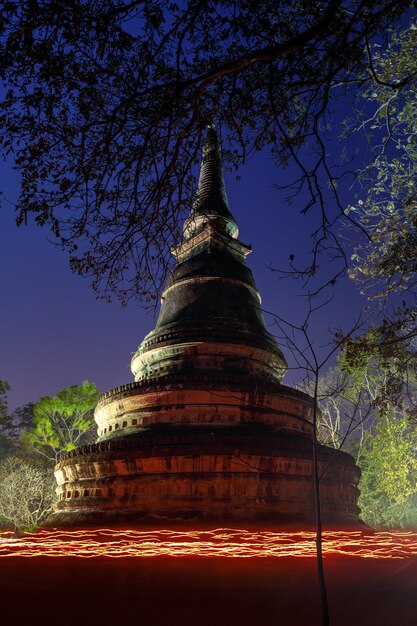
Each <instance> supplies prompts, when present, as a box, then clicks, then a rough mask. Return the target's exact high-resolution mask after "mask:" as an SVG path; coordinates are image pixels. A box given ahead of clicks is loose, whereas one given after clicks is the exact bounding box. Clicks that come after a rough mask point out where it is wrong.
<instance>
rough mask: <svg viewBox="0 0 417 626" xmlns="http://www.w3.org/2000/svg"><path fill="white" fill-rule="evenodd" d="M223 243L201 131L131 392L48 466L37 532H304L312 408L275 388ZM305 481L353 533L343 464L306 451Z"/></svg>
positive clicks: (310, 502) (216, 175) (106, 402)
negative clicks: (231, 527)
mask: <svg viewBox="0 0 417 626" xmlns="http://www.w3.org/2000/svg"><path fill="white" fill-rule="evenodd" d="M237 237H238V226H237V223H236V221H235V219H234V217H233V215H232V214H231V212H230V208H229V204H228V200H227V196H226V190H225V185H224V179H223V173H222V164H221V155H220V148H219V145H218V139H217V135H216V132H215V131H214V130H213V129H209V130H208V132H207V136H206V139H205V143H204V147H203V158H202V165H201V173H200V179H199V185H198V191H197V197H196V200H195V203H194V206H193V208H192V210H191V213H190V216H189V217H188V219H187V220H186V221H185V224H184V239H183V242H182V243H181V245H179V246H178V247H177V248H176V249H174V250H173V254H174V255H175V257H176V260H177V263H176V266H175V267H174V269H173V271H172V273H171V275H170V278H169V280H168V282H167V285H166V287H165V290H164V292H163V295H162V304H161V309H160V314H159V318H158V321H157V324H156V328H155V329H154V330H153V331H152V332H150V333H149V334H148V335H147V336H146V337H145V338H144V340H143V341H142V343H141V344H140V346H139V348H138V349H137V351H136V353H135V355H134V357H133V359H132V372H133V375H134V379H135V380H134V382H132V383H129V384H126V385H123V386H122V387H119V388H117V389H113V390H112V391H109V392H107V393H105V394H104V395H103V396H102V398H101V400H100V402H99V404H98V406H97V409H96V413H95V419H96V422H97V426H98V440H97V443H95V444H92V445H88V446H84V447H81V448H78V449H77V450H74V451H71V452H68V453H66V454H64V455H63V456H62V458H61V461H60V462H59V463H58V465H57V466H56V469H55V474H56V478H57V482H58V493H59V501H58V504H57V506H56V510H55V513H54V514H53V516H52V518H51V519H50V523H51V524H54V525H80V524H85V523H90V524H94V523H124V522H127V521H129V523H138V522H152V521H155V522H158V523H160V522H161V521H162V522H164V523H165V522H187V521H188V522H189V521H192V522H193V523H196V522H197V523H199V522H205V521H214V522H216V523H219V522H221V523H225V522H232V523H234V522H236V523H247V522H248V523H249V522H268V521H271V522H273V523H274V524H279V523H294V524H298V525H310V524H312V523H313V522H314V517H315V511H314V498H313V454H312V408H313V407H312V399H311V398H310V397H309V396H307V395H305V394H303V393H301V392H300V391H297V390H295V389H292V388H290V387H286V386H284V385H282V384H281V380H282V377H283V375H284V374H285V371H286V361H285V358H284V356H283V354H282V352H281V350H280V348H279V347H278V345H277V343H276V341H275V339H274V337H273V336H272V335H271V334H270V333H269V332H268V331H267V329H266V327H265V323H264V319H263V315H262V311H261V300H260V296H259V294H258V291H257V289H256V285H255V282H254V280H253V277H252V273H251V271H250V270H249V269H248V267H247V266H246V264H245V257H246V255H247V254H248V253H249V252H250V248H249V247H248V246H246V245H245V244H244V243H242V242H241V241H239V240H238V239H237ZM319 473H320V493H321V506H322V513H323V517H324V521H325V523H327V524H336V525H337V524H340V525H352V524H356V523H358V522H359V518H358V515H359V509H358V506H357V498H358V489H357V483H358V478H359V470H358V468H357V467H356V465H355V463H354V461H353V459H352V458H351V457H350V456H349V455H348V454H345V453H343V452H339V451H336V450H333V449H330V448H327V447H324V446H319Z"/></svg>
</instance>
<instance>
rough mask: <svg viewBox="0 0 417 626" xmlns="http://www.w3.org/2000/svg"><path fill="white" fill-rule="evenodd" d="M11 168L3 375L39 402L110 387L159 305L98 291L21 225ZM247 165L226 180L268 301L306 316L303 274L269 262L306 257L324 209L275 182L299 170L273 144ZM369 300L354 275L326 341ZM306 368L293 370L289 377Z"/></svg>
mask: <svg viewBox="0 0 417 626" xmlns="http://www.w3.org/2000/svg"><path fill="white" fill-rule="evenodd" d="M2 169H3V175H2V180H3V183H2V185H1V187H2V188H3V190H4V194H3V202H2V206H1V210H0V254H1V257H0V261H1V262H0V280H1V285H2V296H3V297H2V306H1V307H0V328H1V352H0V378H2V379H4V380H7V381H8V382H9V384H10V385H11V387H12V390H11V392H10V394H9V405H10V407H11V408H14V407H16V406H19V405H22V404H24V403H26V402H30V401H33V402H36V401H37V400H38V399H39V398H40V397H42V396H45V395H54V394H55V393H57V392H58V391H59V390H60V389H61V388H62V387H66V386H69V385H76V384H79V383H81V382H82V380H84V379H86V378H87V379H88V380H90V381H92V382H95V383H96V384H97V386H98V387H99V389H100V390H101V391H106V390H108V389H110V388H112V387H117V386H118V385H120V384H123V383H127V382H130V381H131V380H132V379H133V377H132V374H131V372H130V367H129V365H130V359H131V356H132V354H133V352H134V351H135V350H136V348H137V345H138V344H139V343H140V341H141V340H142V339H143V337H144V335H145V334H146V333H147V332H149V331H150V330H151V329H152V328H153V326H154V323H155V321H156V313H155V312H154V311H144V310H143V309H141V308H140V306H139V304H137V303H130V304H129V305H128V306H127V307H125V308H122V307H121V306H120V304H119V303H118V302H116V301H115V302H113V303H112V304H108V303H105V302H103V301H99V300H96V297H95V294H94V292H93V291H92V289H91V288H90V286H89V281H88V279H85V278H80V277H78V276H75V275H73V274H72V273H71V272H70V269H69V265H68V259H67V256H66V254H65V253H64V252H62V251H61V250H60V249H58V248H56V247H54V246H53V245H52V244H51V243H50V242H49V241H48V238H49V232H48V230H47V229H42V228H39V227H36V226H35V225H33V224H29V225H28V226H26V227H24V226H23V227H20V228H17V227H16V225H15V222H14V219H15V218H14V210H13V206H12V205H11V202H12V201H13V198H14V197H16V193H17V187H18V176H17V174H16V173H15V172H13V171H11V170H10V169H9V168H8V167H7V166H6V165H3V167H2ZM197 174H198V170H196V175H197ZM239 174H240V176H241V180H240V181H237V180H236V179H235V177H234V175H232V174H226V176H225V179H226V188H227V192H228V197H229V204H230V207H231V210H232V213H233V214H234V216H235V218H236V219H237V222H238V224H239V227H240V234H239V239H241V240H242V241H243V242H245V243H248V244H251V245H252V246H253V252H252V253H251V254H250V255H249V257H248V259H247V262H248V265H249V267H250V268H251V269H252V271H253V273H254V276H255V280H256V283H257V286H258V290H259V291H260V293H261V296H262V300H263V302H262V305H263V307H264V308H265V309H266V310H268V311H273V312H276V313H278V314H279V315H281V316H283V317H285V318H287V319H294V320H301V319H303V317H304V315H305V312H306V305H305V299H304V298H303V297H302V296H301V295H300V293H301V285H300V283H299V282H298V281H295V280H293V279H291V278H290V279H288V278H287V279H282V278H279V277H278V275H277V274H275V273H272V272H271V271H270V270H269V269H268V266H269V265H270V264H272V265H274V266H279V267H287V265H288V256H289V254H290V253H295V254H296V258H298V257H299V256H300V255H301V254H302V251H305V250H306V249H308V248H309V247H310V245H311V244H310V242H309V234H310V232H311V230H312V226H313V224H315V223H316V219H317V210H316V211H315V212H314V213H313V214H312V215H311V216H310V217H302V216H300V213H299V209H300V207H301V203H300V202H295V203H294V204H293V205H292V206H291V207H288V205H286V203H285V201H284V194H283V193H281V192H279V191H277V190H276V189H275V188H274V186H273V185H274V183H276V182H278V183H279V184H284V183H285V182H288V181H289V180H290V179H291V178H292V177H293V176H294V172H291V171H288V170H278V169H277V168H276V167H275V165H274V164H273V162H272V160H271V159H270V158H269V157H268V155H267V154H265V153H260V154H258V155H256V156H255V157H253V158H252V159H251V160H250V161H249V162H248V164H247V165H246V166H245V167H244V168H242V169H241V170H240V172H239ZM360 306H361V302H360V298H359V296H358V295H357V292H356V290H355V288H354V287H353V286H352V285H351V284H348V283H347V282H346V281H345V282H344V283H343V284H341V285H340V286H338V288H337V289H336V291H335V296H334V299H333V301H332V302H331V304H330V305H329V306H327V307H326V308H324V309H322V310H321V311H320V312H318V314H317V315H316V316H315V322H314V329H313V334H314V336H315V338H316V345H317V346H321V345H323V343H325V342H326V341H327V339H326V333H327V329H328V327H333V328H334V327H337V326H340V325H344V326H345V327H346V328H348V327H350V326H351V324H352V319H353V316H354V315H355V314H356V313H357V312H358V310H359V308H360ZM266 322H267V325H268V328H269V330H270V332H272V333H274V332H275V329H274V325H273V321H272V320H271V318H270V317H268V316H266ZM271 324H272V325H271ZM324 350H326V349H324ZM284 352H285V350H284ZM286 356H287V359H288V358H289V355H288V353H287V352H286ZM300 375H301V374H300V373H295V372H294V373H292V374H289V375H288V377H287V379H286V382H287V383H290V382H291V381H293V380H295V379H297V378H299V377H300ZM284 382H285V381H284Z"/></svg>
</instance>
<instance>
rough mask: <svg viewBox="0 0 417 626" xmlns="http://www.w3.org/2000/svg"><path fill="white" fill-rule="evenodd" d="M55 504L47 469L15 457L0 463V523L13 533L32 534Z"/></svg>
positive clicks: (53, 491)
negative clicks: (11, 529)
mask: <svg viewBox="0 0 417 626" xmlns="http://www.w3.org/2000/svg"><path fill="white" fill-rule="evenodd" d="M55 501H56V495H55V481H54V479H53V474H52V472H51V470H50V468H47V467H43V466H41V465H39V464H34V463H32V462H30V461H29V460H27V459H23V458H21V457H19V456H17V455H11V456H9V457H8V458H7V459H5V460H3V461H2V462H1V463H0V523H1V524H2V525H5V526H11V527H12V528H13V529H14V530H15V531H16V530H33V529H34V528H36V526H38V525H39V524H40V523H42V521H44V519H45V518H46V517H47V516H48V514H49V513H50V512H51V511H52V506H53V504H54V502H55Z"/></svg>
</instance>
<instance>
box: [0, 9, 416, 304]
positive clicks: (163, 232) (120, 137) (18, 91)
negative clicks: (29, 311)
mask: <svg viewBox="0 0 417 626" xmlns="http://www.w3.org/2000/svg"><path fill="white" fill-rule="evenodd" d="M408 5H409V3H408V2H401V1H398V0H397V1H388V0H375V1H373V2H369V1H368V0H350V1H343V0H329V1H326V2H324V1H320V0H314V1H313V0H300V1H297V2H294V1H293V0H274V1H272V0H266V1H264V2H261V3H259V2H255V0H246V1H241V0H239V1H237V0H236V1H233V0H223V1H220V0H219V1H214V0H213V1H209V0H188V1H183V2H178V3H177V2H166V1H165V0H154V1H132V2H128V1H121V0H43V1H40V0H39V1H38V0H22V1H9V2H0V7H1V15H0V35H1V39H0V75H1V79H2V81H3V84H4V86H5V90H4V98H3V102H2V103H1V108H0V122H1V125H2V128H3V131H2V132H1V133H0V145H1V147H2V149H3V154H5V155H12V156H13V158H14V162H15V165H16V167H17V168H18V170H19V171H20V173H21V189H20V196H19V199H18V203H17V216H18V217H17V220H18V223H22V222H25V221H26V220H27V219H28V217H29V216H32V217H33V218H34V219H35V221H36V222H37V223H38V224H40V225H47V226H48V227H50V228H51V230H52V232H53V233H54V235H55V236H56V238H57V241H58V242H60V243H61V244H62V245H63V246H64V247H66V248H67V249H68V251H69V254H70V258H71V265H72V268H73V270H74V271H76V272H78V273H80V274H86V275H89V276H91V277H92V278H93V284H94V287H95V288H96V289H97V290H98V291H99V292H101V293H105V294H111V293H112V292H115V293H117V294H118V295H119V297H120V298H121V299H122V301H127V299H129V297H131V296H132V295H135V296H139V297H141V298H145V299H149V298H152V297H153V295H154V294H155V293H156V292H157V291H158V287H159V285H160V281H161V280H163V279H164V276H165V272H166V268H167V263H168V260H169V249H170V247H171V246H172V245H173V244H174V243H175V242H176V241H177V240H178V237H179V232H180V229H179V225H180V223H181V221H182V220H183V218H184V214H185V212H186V211H189V209H190V207H191V204H192V194H193V193H194V189H195V183H194V176H193V172H192V168H193V166H194V164H195V163H196V160H197V159H198V156H199V150H200V146H201V140H202V134H203V132H204V128H205V127H206V125H207V124H208V123H210V122H212V121H214V122H215V123H216V124H217V125H218V126H219V127H220V130H221V134H222V138H223V143H224V148H225V149H224V150H223V156H224V160H225V164H226V165H227V166H229V167H236V166H238V165H240V164H241V163H243V162H244V161H245V159H246V158H247V157H248V156H249V155H250V154H251V153H252V152H253V151H254V150H261V149H263V148H265V147H269V149H270V151H271V153H272V155H273V157H274V158H275V159H276V160H277V162H278V163H280V164H283V165H285V164H287V163H288V161H289V160H290V159H294V160H295V162H296V163H297V165H298V167H299V168H300V179H299V181H298V182H297V185H296V187H297V189H302V188H305V189H306V191H307V196H306V197H307V200H306V206H305V209H306V210H308V209H309V208H310V206H313V205H315V204H317V205H318V206H319V207H320V210H321V214H320V215H321V227H320V229H319V230H320V232H319V233H318V234H317V239H320V237H321V236H327V231H328V229H330V228H331V225H332V221H333V220H334V217H331V216H329V215H328V214H327V208H326V203H325V201H324V199H323V193H322V188H321V184H320V177H319V172H320V171H323V172H324V173H325V175H326V176H327V179H328V181H329V184H330V188H331V189H332V191H333V192H334V194H335V197H336V196H337V192H336V186H335V184H334V179H333V177H332V175H331V173H330V171H328V166H327V162H326V151H325V148H324V143H323V138H322V135H321V133H322V130H321V128H322V124H321V121H322V120H323V119H324V116H325V115H326V111H327V110H328V107H329V103H330V102H331V101H332V99H334V98H335V97H337V96H338V95H340V93H342V92H343V90H344V89H345V88H347V87H348V86H349V85H350V84H351V83H352V82H354V81H355V80H356V79H357V78H358V77H359V76H361V80H363V68H364V67H366V64H367V58H366V54H365V42H366V40H369V39H372V37H375V36H378V37H379V38H380V39H379V40H380V41H382V38H383V37H384V36H385V33H386V27H387V24H390V23H393V21H394V20H398V19H399V17H400V16H401V14H402V12H403V11H404V10H406V8H407V7H408ZM307 143H309V145H312V146H313V150H312V153H313V154H314V158H311V159H310V160H309V161H308V163H306V162H304V161H303V159H302V157H301V156H300V150H301V149H302V147H303V146H305V145H306V144H307ZM336 200H337V198H336ZM336 204H337V202H336ZM337 206H338V211H339V212H340V213H342V212H343V209H342V207H341V206H339V205H337Z"/></svg>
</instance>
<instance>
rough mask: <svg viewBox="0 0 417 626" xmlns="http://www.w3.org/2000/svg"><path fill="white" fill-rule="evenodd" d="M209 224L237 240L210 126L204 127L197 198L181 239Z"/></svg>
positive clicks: (236, 230) (217, 142)
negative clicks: (205, 130)
mask: <svg viewBox="0 0 417 626" xmlns="http://www.w3.org/2000/svg"><path fill="white" fill-rule="evenodd" d="M208 222H210V223H211V224H215V225H216V227H217V228H219V230H223V231H225V232H226V233H227V234H229V235H230V236H231V237H234V238H236V237H237V236H238V226H237V223H236V221H235V219H234V217H233V215H232V214H231V212H230V208H229V202H228V200H227V194H226V187H225V184H224V178H223V168H222V158H221V153H220V146H219V140H218V137H217V132H216V130H215V128H214V125H213V124H208V126H207V133H206V137H205V139H204V143H203V156H202V160H201V169H200V178H199V181H198V189H197V196H196V200H195V202H194V205H193V209H192V211H191V215H190V217H189V218H188V219H187V220H186V221H185V224H184V236H185V237H190V236H191V235H192V234H193V233H194V232H195V231H196V230H197V229H199V228H201V227H202V226H203V225H204V224H206V223H208Z"/></svg>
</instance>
